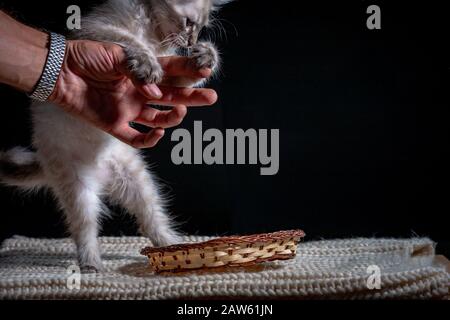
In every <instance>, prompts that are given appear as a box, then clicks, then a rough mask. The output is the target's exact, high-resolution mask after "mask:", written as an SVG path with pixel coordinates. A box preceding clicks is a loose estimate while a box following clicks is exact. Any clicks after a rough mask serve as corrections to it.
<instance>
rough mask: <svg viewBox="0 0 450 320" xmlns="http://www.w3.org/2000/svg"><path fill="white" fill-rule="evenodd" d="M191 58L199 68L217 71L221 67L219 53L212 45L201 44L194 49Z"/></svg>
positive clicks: (207, 43)
mask: <svg viewBox="0 0 450 320" xmlns="http://www.w3.org/2000/svg"><path fill="white" fill-rule="evenodd" d="M191 58H192V60H193V62H194V63H195V65H196V66H197V67H198V68H211V69H213V70H214V69H216V68H217V67H218V65H219V53H218V52H217V49H216V48H215V47H214V45H213V44H212V43H209V42H199V43H197V44H196V45H194V46H193V47H192V53H191Z"/></svg>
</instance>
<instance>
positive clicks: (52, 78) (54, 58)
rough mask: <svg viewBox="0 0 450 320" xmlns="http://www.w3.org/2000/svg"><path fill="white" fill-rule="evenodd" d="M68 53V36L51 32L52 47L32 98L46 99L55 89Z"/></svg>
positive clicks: (31, 95)
mask: <svg viewBox="0 0 450 320" xmlns="http://www.w3.org/2000/svg"><path fill="white" fill-rule="evenodd" d="M65 53H66V38H65V37H64V36H62V35H60V34H57V33H53V32H52V33H50V49H49V51H48V56H47V61H46V63H45V67H44V71H43V72H42V75H41V78H40V79H39V81H38V83H37V85H36V87H35V89H34V91H33V93H32V94H30V98H32V99H34V100H38V101H46V100H47V99H48V97H50V95H51V94H52V92H53V90H54V89H55V85H56V81H57V80H58V77H59V73H60V71H61V67H62V64H63V62H64V55H65Z"/></svg>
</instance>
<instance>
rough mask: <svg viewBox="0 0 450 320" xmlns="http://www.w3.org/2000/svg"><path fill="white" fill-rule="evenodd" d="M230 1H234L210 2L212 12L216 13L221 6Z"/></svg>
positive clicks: (213, 0)
mask: <svg viewBox="0 0 450 320" xmlns="http://www.w3.org/2000/svg"><path fill="white" fill-rule="evenodd" d="M232 1H234V0H212V10H214V11H217V10H219V9H220V8H222V6H224V5H226V4H227V3H230V2H232Z"/></svg>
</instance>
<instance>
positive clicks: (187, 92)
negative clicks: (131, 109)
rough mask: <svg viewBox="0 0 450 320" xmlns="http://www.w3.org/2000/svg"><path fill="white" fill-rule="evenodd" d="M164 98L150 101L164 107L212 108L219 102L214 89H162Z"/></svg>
mask: <svg viewBox="0 0 450 320" xmlns="http://www.w3.org/2000/svg"><path fill="white" fill-rule="evenodd" d="M160 89H161V91H162V93H163V96H162V98H161V99H159V100H156V99H155V100H153V99H150V101H149V103H151V104H158V105H164V106H176V105H181V104H182V105H185V106H188V107H194V106H197V107H198V106H210V105H213V104H214V103H216V102H217V93H216V91H214V90H213V89H195V88H176V87H163V86H161V87H160Z"/></svg>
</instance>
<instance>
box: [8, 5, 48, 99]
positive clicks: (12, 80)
mask: <svg viewBox="0 0 450 320" xmlns="http://www.w3.org/2000/svg"><path fill="white" fill-rule="evenodd" d="M47 42H48V35H47V34H46V33H44V32H41V31H39V30H36V29H33V28H30V27H28V26H26V25H24V24H21V23H19V22H17V21H16V20H14V19H13V18H11V17H10V16H8V15H7V14H5V13H4V12H2V11H0V82H1V83H4V84H7V85H10V86H12V87H15V88H17V89H19V90H21V91H24V92H27V93H30V92H31V91H32V90H33V88H34V86H35V85H36V83H37V82H38V80H39V78H40V76H41V74H42V70H43V68H44V65H45V61H46V58H47V54H48V48H47Z"/></svg>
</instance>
